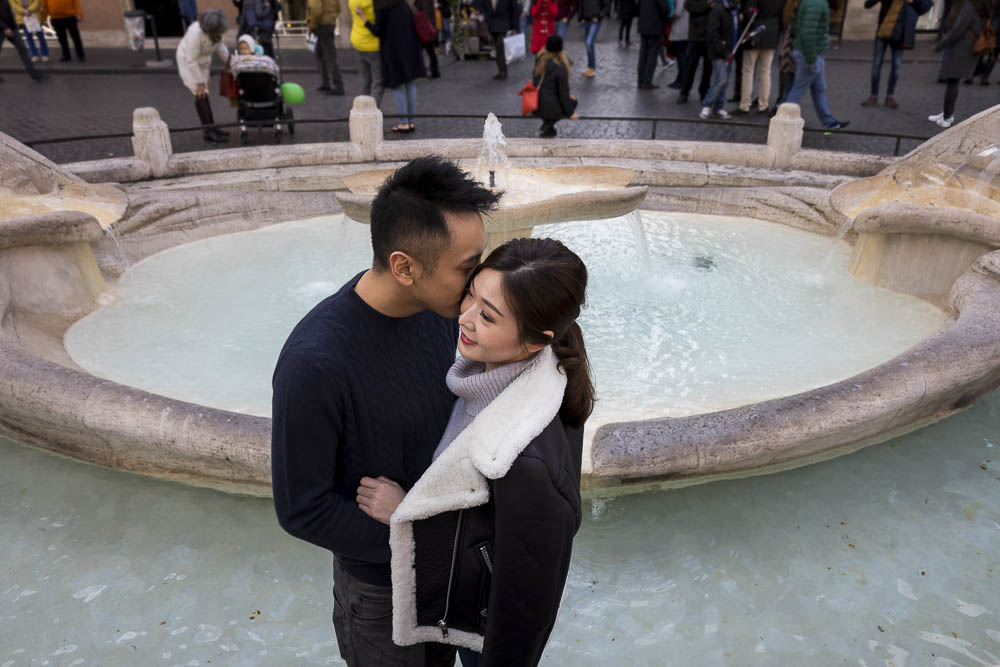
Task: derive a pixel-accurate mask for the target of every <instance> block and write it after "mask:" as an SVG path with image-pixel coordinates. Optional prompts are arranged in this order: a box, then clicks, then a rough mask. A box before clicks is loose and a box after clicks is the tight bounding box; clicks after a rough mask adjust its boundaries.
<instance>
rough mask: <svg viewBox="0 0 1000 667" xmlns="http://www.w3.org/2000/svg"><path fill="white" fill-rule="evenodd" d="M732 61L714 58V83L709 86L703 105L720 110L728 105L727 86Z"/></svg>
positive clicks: (713, 109)
mask: <svg viewBox="0 0 1000 667" xmlns="http://www.w3.org/2000/svg"><path fill="white" fill-rule="evenodd" d="M731 64H732V63H727V62H726V59H725V58H712V83H710V84H709V86H708V92H707V93H705V99H704V101H702V103H701V106H702V107H708V108H709V109H711V110H712V111H719V110H721V109H722V107H724V106H725V105H726V88H728V87H729V71H730V70H731V69H732V68H731V67H730V65H731Z"/></svg>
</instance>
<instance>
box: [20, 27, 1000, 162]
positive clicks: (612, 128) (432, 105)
mask: <svg viewBox="0 0 1000 667" xmlns="http://www.w3.org/2000/svg"><path fill="white" fill-rule="evenodd" d="M615 28H616V25H611V24H608V25H605V26H604V27H603V30H602V33H601V35H600V40H599V42H598V45H597V49H598V51H597V61H598V76H597V77H595V78H593V79H587V78H584V77H583V76H581V74H580V72H581V71H582V69H583V67H582V65H583V63H584V62H585V55H584V50H583V43H582V41H581V40H580V35H579V34H577V32H578V31H576V30H573V31H571V33H570V35H569V37H570V39H569V40H568V43H567V51H568V53H569V54H570V57H571V58H573V59H574V60H575V62H576V65H577V66H576V67H574V72H573V77H572V80H571V88H572V92H573V94H574V95H576V96H577V97H578V98H579V100H580V107H579V113H580V115H581V116H583V119H582V120H580V121H579V122H575V123H573V122H569V121H564V122H561V123H560V124H559V126H558V129H559V132H560V136H561V137H573V138H597V139H611V140H614V139H643V138H650V137H652V136H653V135H652V133H653V123H652V122H649V121H644V120H638V119H640V118H643V117H658V118H671V119H676V121H675V122H670V121H659V122H657V123H656V128H655V131H656V135H655V136H656V138H658V139H687V140H705V141H733V142H753V143H763V142H764V141H766V136H767V129H766V125H767V119H766V117H765V116H764V115H762V114H758V113H756V112H752V113H751V115H749V116H747V117H743V118H741V119H740V121H739V122H738V123H737V122H725V121H713V122H704V121H698V120H697V114H698V111H699V105H698V103H697V100H695V99H692V100H691V101H690V102H688V103H687V104H683V105H680V104H676V103H675V98H676V91H674V90H671V89H668V88H666V87H665V86H666V84H668V83H670V82H671V81H672V80H673V78H674V76H675V70H674V69H673V68H664V67H661V68H659V69H658V71H657V74H656V77H655V82H656V83H658V84H660V86H661V88H660V89H659V90H651V91H645V90H643V91H640V90H637V89H636V86H635V82H636V73H635V67H636V60H637V58H638V46H637V44H635V43H633V45H632V46H631V47H630V48H627V49H625V48H620V47H619V46H618V45H617V43H616V42H615V41H614V37H615V33H616V32H617V31H616V30H615ZM870 48H871V46H870V43H869V42H844V43H843V44H842V45H841V46H840V47H839V48H835V49H831V51H830V52H829V53H828V62H829V64H828V67H827V77H828V80H827V85H828V88H829V90H828V95H829V99H830V107H831V110H832V111H833V113H834V115H835V116H836V117H837V118H838V119H841V120H850V121H851V126H850V128H849V129H850V130H858V131H866V132H888V133H900V134H909V135H914V136H918V137H930V136H933V135H934V134H936V133H937V132H939V131H940V128H938V127H937V126H935V125H933V124H931V123H929V122H928V121H927V120H926V118H927V116H928V115H929V114H932V113H936V112H939V111H940V109H941V104H942V100H943V97H944V87H943V86H941V85H939V84H937V83H936V82H935V79H936V74H937V67H938V60H937V57H936V54H934V53H933V52H932V51H931V49H930V46H929V43H920V44H918V47H917V49H915V50H914V51H912V52H909V53H907V56H908V57H907V58H906V61H905V62H904V65H903V70H902V75H901V80H900V84H899V86H898V90H897V95H896V97H897V99H898V101H899V103H900V108H899V109H898V110H895V111H893V110H890V109H887V108H885V107H882V106H879V107H874V108H862V107H861V106H859V105H860V102H861V101H862V100H863V99H864V98H865V97H866V96H867V93H868V86H869V77H870V72H871V66H870V59H869V58H870V56H869V53H870ZM163 56H164V57H165V58H173V50H172V49H164V53H163ZM152 57H153V54H152V53H151V52H150V51H146V52H145V53H132V52H131V51H127V50H122V49H96V48H94V49H90V50H88V60H87V62H86V63H76V62H73V63H67V64H55V63H50V64H46V65H41V67H42V68H46V69H47V71H48V72H49V73H50V76H49V77H48V78H47V79H46V80H45V81H43V82H42V83H38V84H36V83H34V82H32V81H31V80H30V79H29V78H28V77H27V76H26V75H25V74H24V72H23V69H21V68H20V62H19V61H18V60H17V54H16V52H15V51H14V49H12V48H10V45H9V44H8V45H7V48H4V49H3V51H2V52H0V73H2V75H3V76H4V77H5V78H6V81H5V82H3V83H0V130H2V131H4V132H6V133H7V134H10V135H12V136H13V137H15V138H17V139H20V140H22V141H26V142H31V141H37V140H40V139H49V138H56V137H67V136H79V135H91V134H112V133H127V132H129V131H130V130H131V122H132V121H131V117H132V110H133V109H135V108H136V107H140V106H152V107H155V108H156V109H158V110H159V112H160V115H161V116H162V118H163V120H164V121H166V123H167V124H168V125H169V126H170V127H171V128H183V127H191V126H194V125H196V124H197V116H196V114H195V111H194V105H193V102H192V98H191V95H190V93H189V92H188V91H187V90H186V89H185V88H184V87H183V85H182V84H181V81H180V79H179V78H178V76H177V74H176V71H175V69H173V68H170V69H165V70H164V69H154V68H147V67H145V65H144V63H145V61H146V60H147V59H150V58H152ZM439 58H440V61H441V64H442V66H441V73H442V76H441V78H440V79H433V80H432V79H428V80H422V81H420V82H419V84H418V95H417V98H418V99H417V111H418V113H423V114H475V115H476V117H475V118H468V119H454V118H453V119H442V118H423V119H419V120H418V122H417V131H416V132H415V133H414V134H411V135H403V136H395V135H393V134H392V133H390V132H388V127H389V126H390V125H391V124H392V122H393V120H392V118H391V117H390V116H389V114H394V113H395V105H394V103H393V101H392V99H391V97H392V96H391V95H389V94H387V95H386V96H385V99H384V100H383V104H382V109H383V111H384V112H385V113H386V114H387V118H386V129H387V132H386V137H387V139H389V140H400V141H405V140H406V139H407V138H409V137H413V138H436V137H474V136H479V135H480V134H481V132H482V118H483V117H484V116H485V115H486V114H487V113H488V112H490V111H492V112H494V113H496V114H498V115H517V114H518V113H519V111H520V98H519V97H517V96H516V95H515V93H516V91H517V90H518V89H519V88H520V87H521V86H522V85H523V83H524V81H525V80H526V79H527V78H528V76H529V73H530V68H531V65H530V63H529V62H528V61H527V60H525V61H521V62H518V63H514V64H513V65H512V66H511V73H510V78H509V79H508V80H506V81H503V82H498V81H494V80H493V79H492V75H493V74H494V73H495V72H496V66H495V64H494V63H493V62H491V61H487V60H470V61H457V60H455V59H454V58H451V57H443V56H440V57H439ZM282 64H283V66H284V72H285V79H286V80H289V81H296V82H298V83H300V84H302V86H303V87H304V88H305V90H306V101H305V102H304V103H303V104H302V105H300V106H297V107H295V109H294V111H295V115H296V118H297V119H300V120H301V119H315V118H342V119H346V118H347V115H348V112H349V111H350V105H351V99H352V95H354V94H357V92H358V77H357V73H356V63H355V59H354V55H353V53H352V52H351V51H350V50H345V51H341V52H340V64H341V67H342V68H343V71H344V78H345V82H346V87H347V95H346V96H344V97H333V96H326V95H321V94H319V93H316V92H314V89H315V87H316V86H317V85H318V83H319V76H318V74H317V72H316V68H315V64H314V61H313V59H312V57H311V54H309V52H307V51H305V50H302V49H298V48H295V49H291V48H286V49H285V50H284V52H283V55H282ZM773 78H774V80H775V82H776V77H773ZM887 78H888V68H887V67H886V69H885V70H884V72H883V84H882V85H883V90H884V86H885V81H886V80H887ZM211 86H212V89H213V90H216V89H217V86H218V79H217V77H216V76H213V79H212V83H211ZM776 94H777V91H776V85H775V91H774V93H773V95H776ZM883 96H884V92H883ZM997 103H1000V85H997V83H996V82H994V84H993V85H991V86H980V85H979V84H978V82H977V83H976V84H975V85H963V86H962V89H961V94H960V96H959V100H958V107H957V111H956V116H957V117H958V118H959V119H962V118H967V117H968V116H970V115H972V114H974V113H976V112H978V111H981V110H982V109H985V108H987V107H989V106H992V105H995V104H997ZM212 106H213V108H214V111H215V117H216V121H217V122H219V123H226V122H233V121H235V111H234V110H232V109H230V108H229V107H228V105H227V102H226V100H224V99H223V98H221V97H219V96H218V95H214V96H213V98H212ZM732 106H735V105H730V108H731V107H732ZM803 115H804V117H805V119H806V127H807V128H809V127H813V128H816V127H818V123H817V122H816V116H815V113H814V111H813V109H812V104H811V102H810V101H808V100H806V101H804V103H803ZM601 116H603V117H622V118H628V119H631V120H615V121H609V120H600V119H593V120H588V118H592V117H601ZM746 125H749V126H746ZM503 126H504V132H505V133H506V134H507V135H508V136H512V137H531V136H535V134H536V132H537V129H538V121H537V120H534V119H520V118H515V119H510V120H504V122H503ZM296 130H297V131H296V135H295V137H294V139H292V140H293V141H295V142H297V143H304V142H316V141H344V140H346V139H347V124H346V122H340V123H330V122H324V123H308V124H301V123H300V124H298V125H297V127H296ZM286 140H287V139H286ZM273 142H274V136H273V134H272V133H271V132H270V131H267V130H265V131H264V132H263V133H261V134H260V135H256V134H254V133H251V143H264V144H267V143H273ZM918 143H919V141H911V140H904V141H903V142H902V144H901V149H902V150H903V151H906V150H909V149H911V148H913V147H914V146H916V145H917V144H918ZM230 145H233V146H235V145H238V142H237V140H236V137H235V133H234V136H233V138H232V139H231V142H230ZM805 145H806V146H808V147H812V148H828V149H832V150H848V151H863V152H875V153H882V154H890V155H891V154H892V152H893V150H894V148H895V141H894V140H893V139H888V138H872V137H863V136H853V135H850V134H844V133H832V134H823V133H819V132H817V133H807V134H806V137H805ZM214 147H215V145H211V146H210V145H207V144H205V143H204V142H203V141H202V139H201V133H200V132H198V131H193V132H182V133H178V134H175V135H174V150H175V151H177V152H183V151H193V150H202V149H206V148H214ZM36 149H37V150H38V151H39V152H41V153H43V154H44V155H46V156H48V157H50V158H51V159H53V160H55V161H56V162H71V161H76V160H89V159H99V158H103V157H109V156H121V155H131V152H132V149H131V144H130V142H129V140H128V139H127V138H122V139H102V140H87V141H72V142H62V143H56V144H39V145H38V146H37V147H36Z"/></svg>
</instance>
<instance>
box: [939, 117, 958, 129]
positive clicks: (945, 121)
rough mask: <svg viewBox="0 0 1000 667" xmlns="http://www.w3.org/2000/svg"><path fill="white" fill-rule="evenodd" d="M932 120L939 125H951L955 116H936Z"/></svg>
mask: <svg viewBox="0 0 1000 667" xmlns="http://www.w3.org/2000/svg"><path fill="white" fill-rule="evenodd" d="M934 122H935V123H937V124H938V125H939V126H940V127H951V126H952V125H954V124H955V117H954V116H952V117H951V118H938V119H937V120H935V121H934Z"/></svg>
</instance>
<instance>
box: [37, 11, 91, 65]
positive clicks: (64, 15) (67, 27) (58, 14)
mask: <svg viewBox="0 0 1000 667" xmlns="http://www.w3.org/2000/svg"><path fill="white" fill-rule="evenodd" d="M42 14H43V15H45V16H48V17H49V18H51V19H52V27H53V29H55V31H56V37H57V38H58V39H59V46H60V47H62V58H60V60H61V61H62V62H69V60H70V57H69V39H67V35H69V37H70V38H71V39H72V40H73V49H74V50H75V51H76V59H77V60H79V61H80V62H83V61H84V54H83V42H82V41H81V40H80V28H79V27H78V25H77V24H78V23H80V22H82V21H83V8H82V7H81V6H80V0H42Z"/></svg>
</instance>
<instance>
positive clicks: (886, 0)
mask: <svg viewBox="0 0 1000 667" xmlns="http://www.w3.org/2000/svg"><path fill="white" fill-rule="evenodd" d="M879 3H881V6H880V7H879V10H878V24H877V25H876V27H875V35H876V37H877V36H878V32H879V28H880V27H881V26H882V21H884V20H885V16H886V14H888V13H889V8H890V7H892V3H893V0H865V9H869V8H871V7H874V6H875V5H876V4H879ZM933 6H934V2H933V0H913V2H912V3H910V2H903V7H902V9H901V10H900V12H899V17H898V18H897V19H896V24H895V25H894V26H893V27H892V36H891V37H890V38H889V42H890V43H891V44H892V45H893V46H895V47H896V48H900V49H912V48H913V45H914V44H915V43H916V41H917V19H919V18H920V16H921V15H923V14H926V13H927V12H928V11H930V9H931V7H933Z"/></svg>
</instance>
